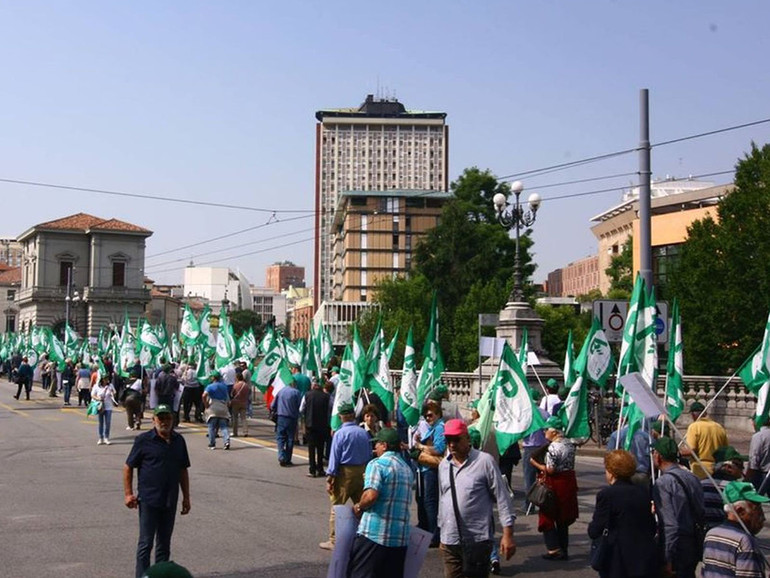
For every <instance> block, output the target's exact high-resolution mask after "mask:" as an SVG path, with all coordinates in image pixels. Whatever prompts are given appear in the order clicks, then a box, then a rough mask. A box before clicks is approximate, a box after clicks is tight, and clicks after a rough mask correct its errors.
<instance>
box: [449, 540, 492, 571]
mask: <svg viewBox="0 0 770 578" xmlns="http://www.w3.org/2000/svg"><path fill="white" fill-rule="evenodd" d="M487 547H488V548H489V554H492V542H491V541H489V542H487ZM441 554H442V556H443V558H444V578H465V573H464V572H463V548H462V546H460V545H459V544H457V545H454V544H453V545H449V544H441ZM487 558H489V555H488V556H487ZM485 576H489V572H487V573H486V574H485ZM480 578H481V577H480Z"/></svg>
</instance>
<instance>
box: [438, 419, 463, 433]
mask: <svg viewBox="0 0 770 578" xmlns="http://www.w3.org/2000/svg"><path fill="white" fill-rule="evenodd" d="M467 434H468V426H467V425H465V422H464V421H463V420H461V419H450V420H449V421H448V422H446V423H445V424H444V435H445V436H461V435H467Z"/></svg>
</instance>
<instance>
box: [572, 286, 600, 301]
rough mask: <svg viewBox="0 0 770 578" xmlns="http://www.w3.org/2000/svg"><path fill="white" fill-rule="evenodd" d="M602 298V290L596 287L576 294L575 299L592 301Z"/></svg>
mask: <svg viewBox="0 0 770 578" xmlns="http://www.w3.org/2000/svg"><path fill="white" fill-rule="evenodd" d="M601 298H602V292H601V291H599V290H598V289H591V290H590V291H589V292H588V293H584V294H583V295H578V296H577V297H576V298H575V299H576V300H577V302H578V303H592V302H594V301H596V300H597V299H601Z"/></svg>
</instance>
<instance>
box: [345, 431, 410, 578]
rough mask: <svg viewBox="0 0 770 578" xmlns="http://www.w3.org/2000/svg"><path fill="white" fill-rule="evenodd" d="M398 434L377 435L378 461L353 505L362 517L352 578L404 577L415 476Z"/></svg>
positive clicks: (370, 467)
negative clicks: (402, 451)
mask: <svg viewBox="0 0 770 578" xmlns="http://www.w3.org/2000/svg"><path fill="white" fill-rule="evenodd" d="M400 449H401V441H400V440H399V437H398V432H397V431H396V430H394V429H392V428H384V429H381V430H380V431H378V432H377V433H376V434H375V436H374V451H375V453H376V454H377V458H376V459H374V460H372V461H371V462H369V465H367V466H366V473H365V474H364V493H363V494H362V496H361V500H360V501H359V502H357V503H356V504H354V505H353V512H354V513H355V514H356V516H358V517H360V518H361V522H360V523H359V525H358V533H357V535H356V538H355V541H354V542H353V549H352V551H351V555H350V563H349V564H348V577H349V578H369V577H373V578H402V577H403V575H404V560H405V559H406V548H407V544H408V542H409V505H410V503H411V495H412V492H411V490H412V484H413V483H414V473H413V472H412V468H410V467H409V465H407V463H406V462H405V461H404V458H403V457H402V456H401V454H400V452H399V450H400Z"/></svg>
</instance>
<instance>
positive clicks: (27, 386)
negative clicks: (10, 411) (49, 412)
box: [16, 379, 32, 399]
mask: <svg viewBox="0 0 770 578" xmlns="http://www.w3.org/2000/svg"><path fill="white" fill-rule="evenodd" d="M21 388H24V393H25V394H26V395H27V399H29V392H30V391H32V382H31V381H30V380H28V379H26V380H25V379H19V388H18V390H17V391H16V399H20V398H21Z"/></svg>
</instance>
